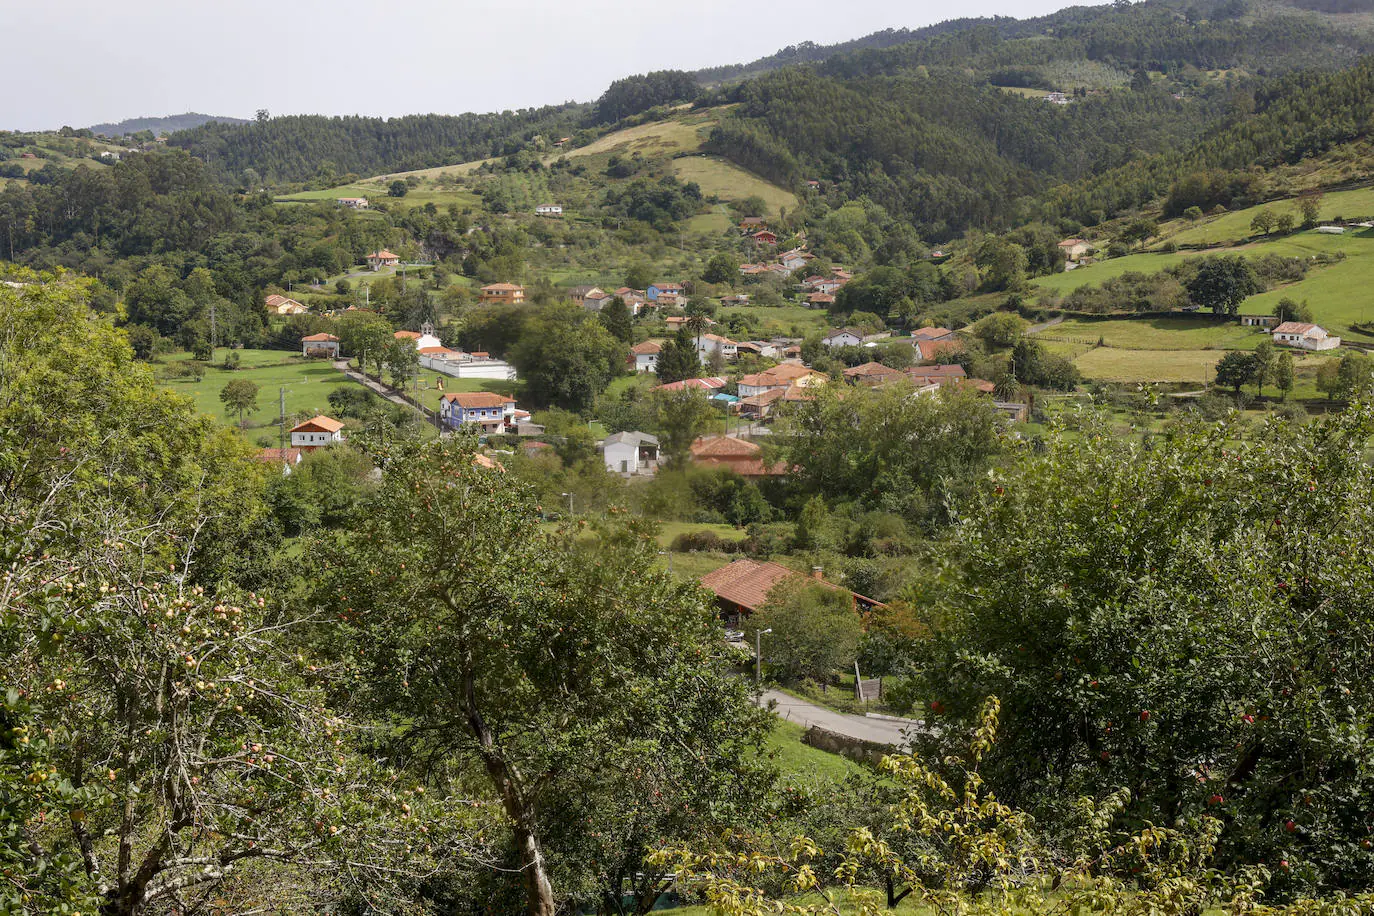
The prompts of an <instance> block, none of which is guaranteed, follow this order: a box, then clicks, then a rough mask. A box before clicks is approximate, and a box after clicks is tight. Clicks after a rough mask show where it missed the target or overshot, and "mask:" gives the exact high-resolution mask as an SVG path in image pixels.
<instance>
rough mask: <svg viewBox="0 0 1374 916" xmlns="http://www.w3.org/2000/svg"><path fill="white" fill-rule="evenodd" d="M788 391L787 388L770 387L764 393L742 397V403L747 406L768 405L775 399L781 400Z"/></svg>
mask: <svg viewBox="0 0 1374 916" xmlns="http://www.w3.org/2000/svg"><path fill="white" fill-rule="evenodd" d="M786 391H787V389H785V388H769V389H768V390H767V391H765V392H763V393H762V394H755V395H750V396H749V397H747V398H742V399H741V400H740V404H742V405H744V406H745V407H767V406H768V405H769V404H772V403H773V402H774V401H776V400H779V399H780V398H781V397H782V396H783V394H785V393H786Z"/></svg>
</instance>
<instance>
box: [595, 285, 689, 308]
mask: <svg viewBox="0 0 1374 916" xmlns="http://www.w3.org/2000/svg"><path fill="white" fill-rule="evenodd" d="M568 297H569V298H570V299H571V300H572V301H573V304H574V305H580V306H582V307H583V308H585V309H587V310H589V311H593V312H599V311H601V310H602V309H603V308H605V307H606V306H607V305H608V304H609V303H610V302H611V300H612V299H620V300H621V301H622V302H624V303H625V307H626V308H628V309H629V310H630V314H631V315H636V316H637V315H639V314H640V313H641V312H644V311H646V310H648V309H653V308H677V307H678V306H680V305H682V304H683V303H684V302H686V301H687V289H686V287H684V286H683V285H682V284H681V283H672V282H667V281H664V282H659V283H650V284H649V286H648V288H647V289H632V288H631V287H628V286H622V287H620V288H619V289H617V290H614V291H611V292H608V291H606V290H604V289H602V288H601V287H599V286H574V287H573V288H572V289H571V290H570V291H569V293H568Z"/></svg>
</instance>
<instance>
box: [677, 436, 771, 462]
mask: <svg viewBox="0 0 1374 916" xmlns="http://www.w3.org/2000/svg"><path fill="white" fill-rule="evenodd" d="M759 451H760V449H759V447H758V445H756V444H754V443H753V442H748V441H746V440H744V439H736V438H735V437H734V436H713V437H711V438H709V439H698V440H697V441H695V442H693V443H692V457H693V458H723V457H727V456H739V455H744V456H748V457H752V456H754V455H757V454H758V453H759Z"/></svg>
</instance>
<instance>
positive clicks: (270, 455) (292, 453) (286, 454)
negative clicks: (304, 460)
mask: <svg viewBox="0 0 1374 916" xmlns="http://www.w3.org/2000/svg"><path fill="white" fill-rule="evenodd" d="M254 457H256V458H257V459H258V460H259V461H263V462H267V463H269V464H277V463H278V462H281V463H285V464H295V463H296V462H298V461H300V460H301V450H300V449H298V448H261V449H258V453H257V455H255V456H254Z"/></svg>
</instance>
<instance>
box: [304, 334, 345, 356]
mask: <svg viewBox="0 0 1374 916" xmlns="http://www.w3.org/2000/svg"><path fill="white" fill-rule="evenodd" d="M301 356H327V357H329V358H331V359H337V358H338V356H339V338H337V337H335V336H334V335H333V334H311V335H310V336H309V337H302V338H301Z"/></svg>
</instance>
